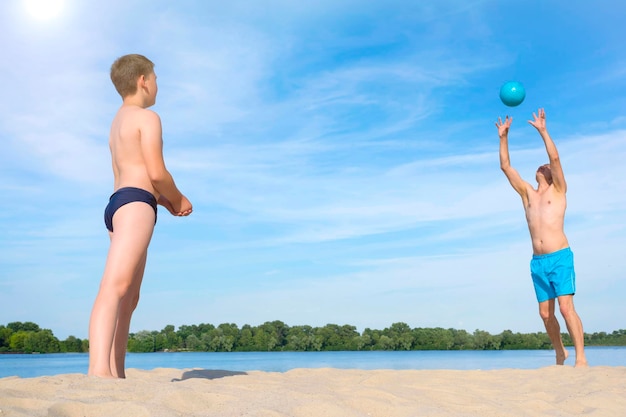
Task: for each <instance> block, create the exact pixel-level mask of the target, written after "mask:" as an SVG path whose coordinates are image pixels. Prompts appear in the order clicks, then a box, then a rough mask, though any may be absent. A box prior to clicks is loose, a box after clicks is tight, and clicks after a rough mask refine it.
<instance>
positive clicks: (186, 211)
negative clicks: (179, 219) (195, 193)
mask: <svg viewBox="0 0 626 417" xmlns="http://www.w3.org/2000/svg"><path fill="white" fill-rule="evenodd" d="M191 212H193V207H192V205H191V201H189V200H188V199H187V197H185V196H183V198H182V199H181V201H180V210H179V211H178V214H176V216H189V215H190V214H191Z"/></svg>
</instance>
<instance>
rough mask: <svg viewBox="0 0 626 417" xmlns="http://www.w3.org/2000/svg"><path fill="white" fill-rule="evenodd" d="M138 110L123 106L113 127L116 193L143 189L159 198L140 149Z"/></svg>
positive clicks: (141, 112) (110, 144) (138, 108)
mask: <svg viewBox="0 0 626 417" xmlns="http://www.w3.org/2000/svg"><path fill="white" fill-rule="evenodd" d="M148 111H150V110H146V109H142V108H140V107H138V106H122V107H121V108H120V109H119V110H118V112H117V114H116V115H115V118H114V119H113V122H112V124H111V132H110V135H109V147H110V149H111V159H112V162H113V175H114V178H115V182H114V190H118V189H119V188H122V187H137V188H142V189H144V190H146V191H148V192H150V193H152V194H155V196H156V194H157V193H156V190H155V189H154V187H153V186H152V182H151V181H150V178H149V176H148V171H147V169H146V165H145V161H144V158H143V152H142V148H141V126H142V120H143V117H142V115H143V112H148Z"/></svg>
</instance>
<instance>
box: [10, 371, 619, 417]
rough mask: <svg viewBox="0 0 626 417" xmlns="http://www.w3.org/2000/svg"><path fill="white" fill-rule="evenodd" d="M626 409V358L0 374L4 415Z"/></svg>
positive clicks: (335, 416)
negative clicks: (576, 364)
mask: <svg viewBox="0 0 626 417" xmlns="http://www.w3.org/2000/svg"><path fill="white" fill-rule="evenodd" d="M6 416H11V417H13V416H54V417H57V416H58V417H60V416H64V417H100V416H103V417H104V416H106V417H117V416H124V417H143V416H151V417H160V416H164V417H165V416H167V417H169V416H225V417H230V416H258V417H279V416H288V417H357V416H359V417H361V416H377V417H396V416H398V417H400V416H402V417H404V416H407V417H408V416H411V417H414V416H455V417H466V416H467V417H469V416H472V417H474V416H476V417H478V416H480V417H490V416H492V417H496V416H497V417H504V416H516V417H517V416H529V417H530V416H532V417H538V416H611V417H616V416H626V367H591V368H587V369H578V368H573V367H569V366H556V365H555V366H550V367H546V368H541V369H533V370H516V369H504V370H493V371H452V370H437V371H430V370H428V371H426V370H420V371H416V370H406V371H398V370H375V371H363V370H341V369H328V368H324V369H295V370H291V371H288V372H260V371H250V372H231V371H219V370H201V369H186V370H180V369H164V368H162V369H155V370H151V371H143V370H137V369H130V370H128V371H127V379H125V380H103V379H98V378H91V377H87V376H85V375H82V374H65V375H57V376H52V377H38V378H18V377H8V378H1V379H0V417H6Z"/></svg>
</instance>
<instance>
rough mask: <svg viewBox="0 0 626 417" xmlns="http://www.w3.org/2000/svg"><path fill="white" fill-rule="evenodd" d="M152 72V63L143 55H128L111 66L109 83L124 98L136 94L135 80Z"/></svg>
mask: <svg viewBox="0 0 626 417" xmlns="http://www.w3.org/2000/svg"><path fill="white" fill-rule="evenodd" d="M153 72H154V63H153V62H152V61H150V60H149V59H148V58H146V57H145V56H143V55H139V54H129V55H124V56H122V57H119V58H118V59H116V60H115V62H114V63H113V65H111V81H113V85H114V86H115V89H116V90H117V92H118V93H119V94H120V96H122V98H125V97H127V96H130V95H133V94H135V93H136V92H137V80H138V79H139V77H140V76H142V75H143V76H145V77H147V76H148V75H150V74H152V73H153Z"/></svg>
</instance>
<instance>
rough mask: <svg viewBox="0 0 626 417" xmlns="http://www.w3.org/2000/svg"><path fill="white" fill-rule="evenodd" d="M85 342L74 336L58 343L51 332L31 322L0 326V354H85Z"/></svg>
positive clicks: (86, 349) (86, 348) (17, 322)
mask: <svg viewBox="0 0 626 417" xmlns="http://www.w3.org/2000/svg"><path fill="white" fill-rule="evenodd" d="M87 351H88V347H87V343H86V341H82V340H80V339H78V338H76V337H74V336H70V337H68V338H67V339H66V340H64V341H59V339H57V338H56V337H55V336H54V334H53V333H52V330H49V329H41V328H40V327H39V326H38V325H37V324H35V323H32V322H23V323H22V322H19V321H16V322H12V323H9V324H7V325H6V326H4V325H0V353H3V352H5V353H6V352H20V353H59V352H87Z"/></svg>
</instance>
